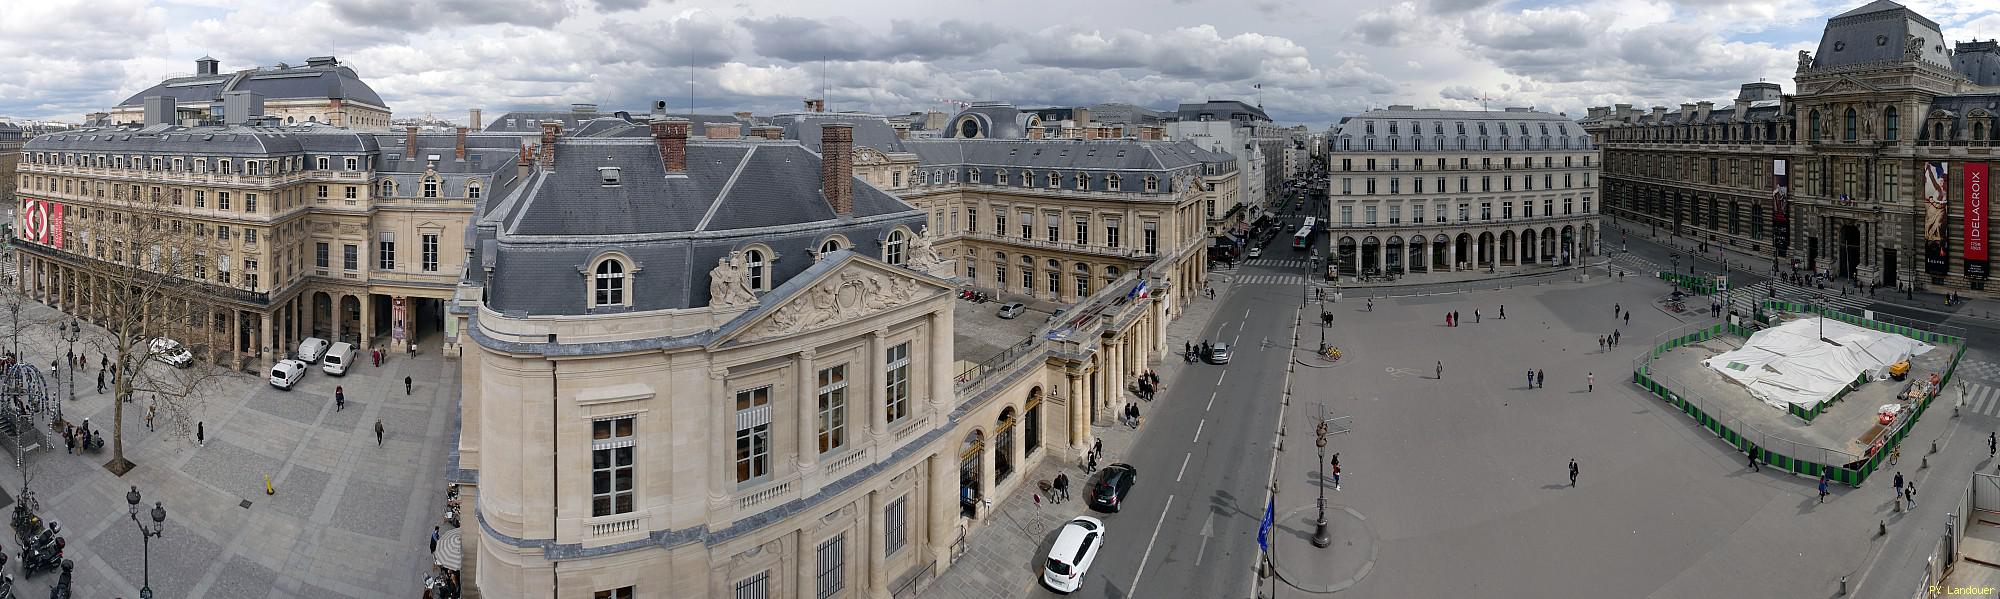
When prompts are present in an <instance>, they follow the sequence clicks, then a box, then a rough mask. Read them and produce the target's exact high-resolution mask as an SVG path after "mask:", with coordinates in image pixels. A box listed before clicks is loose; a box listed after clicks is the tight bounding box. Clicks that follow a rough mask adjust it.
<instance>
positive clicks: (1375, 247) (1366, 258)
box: [1355, 235, 1382, 274]
mask: <svg viewBox="0 0 2000 599" xmlns="http://www.w3.org/2000/svg"><path fill="white" fill-rule="evenodd" d="M1360 257H1361V259H1360V260H1359V261H1358V262H1355V264H1357V265H1359V268H1360V269H1361V272H1363V273H1368V274H1381V268H1379V267H1378V265H1380V264H1381V263H1382V241H1381V240H1378V239H1376V238H1375V236H1374V235H1369V236H1367V237H1364V238H1362V239H1361V254H1360Z"/></svg>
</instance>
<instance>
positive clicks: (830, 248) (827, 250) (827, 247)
mask: <svg viewBox="0 0 2000 599" xmlns="http://www.w3.org/2000/svg"><path fill="white" fill-rule="evenodd" d="M838 251H840V240H839V239H828V240H826V241H822V242H820V244H819V253H821V254H831V253H834V252H838Z"/></svg>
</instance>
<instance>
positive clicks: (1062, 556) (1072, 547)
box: [1042, 516, 1104, 593]
mask: <svg viewBox="0 0 2000 599" xmlns="http://www.w3.org/2000/svg"><path fill="white" fill-rule="evenodd" d="M1103 546H1104V521H1102V520H1098V519H1096V518H1092V517H1090V516H1077V517H1076V519H1075V520H1071V521H1069V523H1068V524H1064V525H1063V528H1062V532H1060V533H1057V534H1056V544H1055V546H1053V547H1050V548H1049V559H1048V562H1047V563H1045V564H1044V565H1043V566H1042V584H1045V585H1048V587H1049V589H1050V590H1053V591H1056V592H1058V593H1073V592H1076V590H1077V589H1079V588H1082V587H1083V574H1084V573H1085V572H1088V571H1090V564H1091V563H1093V562H1096V561H1097V552H1098V550H1099V549H1100V548H1102V547H1103Z"/></svg>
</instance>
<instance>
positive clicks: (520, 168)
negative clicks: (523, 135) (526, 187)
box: [514, 143, 534, 179]
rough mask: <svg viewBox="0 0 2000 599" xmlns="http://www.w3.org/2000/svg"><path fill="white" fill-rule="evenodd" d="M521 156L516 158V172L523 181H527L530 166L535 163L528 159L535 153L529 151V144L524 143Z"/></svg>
mask: <svg viewBox="0 0 2000 599" xmlns="http://www.w3.org/2000/svg"><path fill="white" fill-rule="evenodd" d="M519 154H520V155H519V156H516V157H515V158H514V172H515V174H516V175H518V176H520V177H521V178H522V179H527V178H528V165H530V164H534V161H533V160H530V159H529V158H528V157H529V156H532V155H534V151H533V150H530V149H528V144H525V143H524V144H521V151H520V152H519Z"/></svg>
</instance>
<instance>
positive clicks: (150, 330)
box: [66, 187, 244, 476]
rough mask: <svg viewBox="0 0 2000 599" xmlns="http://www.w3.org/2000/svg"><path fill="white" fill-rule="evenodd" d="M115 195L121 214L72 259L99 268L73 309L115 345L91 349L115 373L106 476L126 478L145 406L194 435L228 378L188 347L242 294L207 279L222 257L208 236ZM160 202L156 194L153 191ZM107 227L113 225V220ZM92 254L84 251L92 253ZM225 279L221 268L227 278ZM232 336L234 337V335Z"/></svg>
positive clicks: (164, 212) (89, 232)
mask: <svg viewBox="0 0 2000 599" xmlns="http://www.w3.org/2000/svg"><path fill="white" fill-rule="evenodd" d="M138 189H139V188H137V187H134V188H133V192H134V193H132V194H114V197H113V199H112V201H111V202H110V203H111V204H112V205H114V206H117V207H120V208H122V210H118V211H117V214H115V215H113V214H106V215H102V216H100V215H95V214H93V215H92V216H93V217H92V218H90V219H88V220H87V221H86V222H87V224H86V225H85V226H83V227H79V229H81V230H83V231H86V233H85V237H84V239H82V240H80V241H81V244H77V243H76V241H72V244H73V245H76V246H77V247H76V248H75V251H79V252H81V251H89V252H92V255H93V256H95V257H96V259H91V260H82V261H81V262H83V263H85V265H84V266H83V267H82V268H81V269H80V271H81V272H79V273H78V274H82V275H86V277H87V278H82V280H85V281H89V283H88V284H87V285H84V286H81V287H76V286H77V285H78V282H77V280H75V279H79V277H71V279H72V280H71V281H67V282H66V284H68V285H71V286H72V287H76V288H75V289H74V291H75V292H76V293H77V294H79V297H81V298H82V301H79V302H76V303H77V304H78V305H81V306H83V307H82V308H80V310H81V311H82V312H84V314H82V316H85V317H87V318H89V319H91V320H93V321H95V322H96V323H97V324H99V325H100V326H103V327H104V329H105V331H106V333H108V337H106V338H95V339H92V341H91V343H90V345H91V346H93V347H96V348H97V349H98V351H101V352H103V353H104V354H106V355H108V356H109V358H110V360H111V367H112V372H111V373H109V374H108V376H110V378H111V379H112V380H111V383H112V384H111V389H112V398H113V401H112V405H113V409H112V419H111V420H112V422H111V461H110V462H107V463H105V465H104V467H105V468H106V469H108V470H110V471H111V472H113V473H115V474H117V475H119V476H123V475H124V474H125V473H126V472H128V471H130V470H131V469H132V468H133V466H134V464H133V463H132V462H131V460H128V459H126V457H125V435H124V431H125V426H124V424H125V407H126V405H127V404H128V403H130V404H132V405H133V406H134V408H135V409H140V410H144V409H145V408H144V406H145V404H141V403H139V401H138V400H140V399H142V398H143V399H145V400H148V401H151V402H157V404H158V406H159V409H160V411H161V412H164V413H165V415H166V416H167V421H168V427H167V429H168V433H169V434H170V435H172V436H174V437H176V438H186V437H188V436H189V435H190V433H191V432H192V430H193V426H192V425H191V424H190V423H189V420H190V418H189V416H190V415H191V414H193V413H195V412H196V411H197V410H198V408H199V407H200V406H201V404H202V403H203V402H204V397H203V391H205V389H206V388H207V387H209V386H210V384H211V383H212V382H214V381H215V380H216V379H217V378H218V377H220V376H222V374H223V371H222V370H221V369H219V368H216V367H215V366H213V362H212V361H209V360H201V359H198V358H197V357H196V356H195V355H194V354H193V353H192V352H191V347H190V346H188V345H186V344H187V343H190V342H192V340H193V339H196V338H197V337H201V336H202V334H203V332H205V331H207V330H208V329H207V325H206V323H207V321H208V320H209V318H211V317H212V316H213V314H211V312H212V310H211V309H210V308H209V307H208V306H209V305H210V302H211V301H213V300H214V299H215V298H216V297H218V296H224V295H228V294H231V293H244V292H242V291H238V290H235V289H232V288H229V287H227V286H222V285H214V284H210V283H208V282H207V281H206V280H205V278H206V277H205V275H206V274H207V272H208V271H207V270H206V267H208V266H212V265H209V264H206V263H205V262H204V261H206V260H209V259H210V258H208V256H211V255H213V256H225V255H226V254H223V253H221V252H222V251H224V250H223V249H222V248H219V247H216V244H215V242H214V241H212V240H211V239H209V238H208V237H207V236H206V235H197V234H195V229H194V228H193V227H187V226H183V225H182V224H181V223H180V221H179V220H177V219H180V218H182V217H181V215H180V214H179V213H178V212H176V211H174V210H172V209H171V207H170V206H167V205H165V204H163V203H162V202H161V199H160V197H159V196H157V195H154V196H151V197H139V194H138V193H137V192H138ZM154 193H155V194H157V193H158V191H154ZM107 220H108V221H109V222H106V221H107ZM85 246H87V247H85ZM220 272H221V270H220V269H217V274H218V275H220ZM230 334H236V332H235V331H230Z"/></svg>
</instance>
